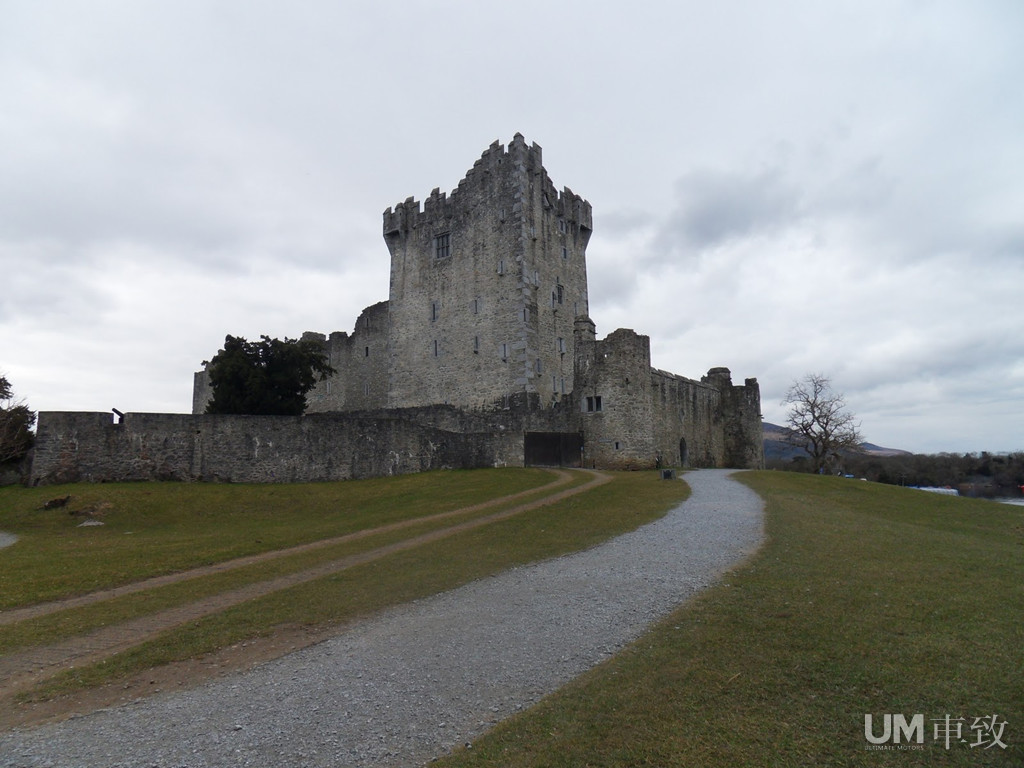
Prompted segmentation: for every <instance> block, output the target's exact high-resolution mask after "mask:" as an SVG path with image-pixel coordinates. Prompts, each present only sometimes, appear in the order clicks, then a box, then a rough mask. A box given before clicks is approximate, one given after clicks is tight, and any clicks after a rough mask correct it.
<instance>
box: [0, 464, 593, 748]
mask: <svg viewBox="0 0 1024 768" xmlns="http://www.w3.org/2000/svg"><path fill="white" fill-rule="evenodd" d="M590 474H592V475H593V478H592V479H591V480H589V481H588V482H587V483H584V484H583V485H579V486H575V487H572V488H568V489H563V490H558V489H559V488H561V487H562V486H564V485H566V484H568V483H569V482H570V481H571V480H572V475H571V474H570V473H569V472H564V471H561V470H559V471H556V478H555V480H554V481H552V482H551V483H549V484H548V485H546V486H542V487H541V488H534V489H530V490H527V491H522V492H520V493H516V494H512V495H509V496H503V497H500V498H496V499H491V500H489V501H487V502H484V503H482V504H477V505H473V506H470V507H464V508H461V509H456V510H451V511H449V512H442V513H439V514H436V515H431V516H428V517H420V518H415V519H412V520H406V521H401V522H398V523H392V524H390V525H386V526H380V527H378V528H373V529H367V530H364V531H358V532H356V533H352V534H348V535H346V536H340V537H335V538H331V539H324V540H321V541H316V542H310V543H308V544H302V545H299V546H296V547H289V548H286V549H281V550H274V551H271V552H265V553H262V554H259V555H252V556H249V557H244V558H237V559H235V560H230V561H226V562H223V563H216V564H213V565H210V566H204V567H201V568H195V569H192V570H188V571H182V572H179V573H175V574H169V575H166V576H159V577H155V578H152V579H145V580H143V581H139V582H135V583H133V584H126V585H122V586H119V587H115V588H112V589H107V590H102V591H97V592H93V593H90V594H88V595H81V596H77V597H72V598H67V599H65V600H57V601H52V602H47V603H40V604H38V605H34V606H28V607H25V608H18V609H13V610H9V611H4V612H2V613H0V626H4V625H10V624H13V623H14V622H17V621H23V620H26V619H31V618H36V617H40V616H45V615H48V614H52V613H56V612H59V611H63V610H68V609H70V608H77V607H81V606H84V605H90V604H94V603H98V602H102V601H104V600H110V599H113V598H115V597H120V596H122V595H127V594H132V593H134V592H140V591H143V590H146V589H152V588H155V587H160V586H164V585H167V584H173V583H177V582H182V581H187V580H189V579H195V578H199V577H202V576H208V575H211V574H216V573H223V572H226V571H230V570H233V569H236V568H242V567H245V566H248V565H252V564H255V563H260V562H268V561H271V560H275V559H278V558H281V557H285V556H288V555H294V554H298V553H301V552H308V551H312V550H315V549H322V548H324V547H328V546H334V545H337V544H342V543H346V542H351V541H356V540H359V539H364V538H366V537H368V536H371V535H375V534H380V533H387V532H391V531H396V530H400V529H402V528H408V527H411V526H414V525H420V524H423V523H425V522H438V521H443V520H444V519H447V518H453V517H457V516H460V515H466V514H472V513H474V512H480V511H484V510H486V509H488V508H491V507H496V506H501V505H505V504H507V503H509V502H513V501H515V500H516V499H517V498H522V497H526V496H529V495H532V494H536V493H538V492H541V491H547V493H545V494H544V495H543V496H541V497H539V498H537V499H534V500H532V501H528V502H524V503H523V504H518V505H516V506H513V507H511V508H508V509H502V510H500V511H498V512H495V513H493V514H490V515H484V516H482V517H477V518H474V519H472V520H468V521H464V522H461V523H456V524H454V525H450V526H446V527H443V528H439V529H437V530H433V531H429V532H427V533H424V534H420V535H417V536H411V537H409V538H406V539H401V540H400V541H396V542H393V543H391V544H387V545H385V546H381V547H376V548H374V549H371V550H367V551H365V552H360V553H356V554H353V555H349V556H346V557H342V558H338V559H336V560H332V561H329V562H326V563H322V564H320V565H317V566H315V567H312V568H308V569H305V570H302V571H299V572H296V573H290V574H287V575H284V576H280V577H275V578H272V579H267V580H264V581H259V582H254V583H251V584H247V585H245V586H243V587H239V588H237V589H231V590H227V591H224V592H221V593H218V594H215V595H211V596H209V597H205V598H202V599H200V600H196V601H194V602H191V603H187V604H184V605H180V606H177V607H174V608H170V609H167V610H164V611H160V612H157V613H154V614H151V615H148V616H142V617H139V618H137V619H133V620H130V621H127V622H123V623H120V624H116V625H112V626H109V627H104V628H102V629H99V630H96V631H94V632H91V633H89V634H86V635H81V636H78V637H74V638H69V639H67V640H65V641H62V642H59V643H54V644H52V645H49V646H40V647H34V648H29V649H26V650H24V651H17V652H15V653H11V654H8V655H6V656H4V657H2V658H0V728H3V729H6V728H10V727H15V726H19V725H30V724H34V723H38V722H43V721H46V720H52V719H60V718H63V717H67V716H70V715H72V714H75V713H79V712H85V711H91V710H94V709H97V708H100V707H103V706H110V705H112V704H115V703H118V702H121V701H125V700H130V699H135V698H138V697H139V696H143V695H146V694H148V693H154V692H156V691H159V690H164V689H167V688H172V687H187V686H191V685H194V684H195V683H197V682H200V681H201V680H203V679H206V678H208V677H211V676H214V675H218V674H224V673H227V672H231V671H235V670H239V669H245V668H248V667H251V666H253V665H254V664H257V663H259V662H262V661H266V660H268V659H271V658H275V657H277V656H281V655H283V654H286V653H290V652H292V651H294V650H297V649H299V648H302V647H306V646H308V645H311V644H313V643H316V642H319V641H321V640H323V639H324V638H326V637H329V636H330V635H332V634H334V633H335V632H337V631H340V630H341V629H342V628H343V626H342V627H333V628H330V629H324V630H316V631H311V630H308V629H305V628H295V627H291V628H287V627H286V628H281V629H280V630H278V631H275V632H274V633H273V634H272V635H271V636H269V637H265V638H259V639H257V640H254V641H251V642H246V643H241V644H238V645H236V646H232V647H230V648H225V649H222V650H220V651H219V652H217V653H215V654H212V655H210V656H208V657H204V658H202V659H197V660H190V661H187V662H179V663H174V664H169V665H166V666H164V667H161V668H158V669H153V670H147V671H146V672H144V673H141V674H139V675H136V676H134V677H132V678H131V679H129V680H127V681H123V680H122V681H119V682H117V683H114V684H110V685H106V686H103V687H100V688H97V689H92V690H87V691H82V692H76V693H74V694H69V695H67V696H62V697H59V698H57V699H54V700H50V701H43V702H29V703H21V702H18V701H17V700H16V698H15V697H16V696H17V695H18V693H20V692H22V691H25V690H28V689H30V688H32V687H33V686H36V685H38V684H40V683H41V682H43V681H45V680H47V679H48V678H50V677H52V676H54V675H56V674H58V673H60V672H63V671H65V670H67V669H73V668H75V667H81V666H85V665H88V664H93V663H96V662H98V661H102V660H103V659H105V658H109V657H110V656H113V655H114V654H116V653H119V652H122V651H124V650H127V649H129V648H131V647H133V646H135V645H138V644H140V643H142V642H144V641H146V640H147V639H149V638H152V637H154V636H156V635H158V634H160V633H161V632H164V631H166V630H168V629H172V628H174V627H176V626H180V625H183V624H186V623H188V622H190V621H196V620H198V619H200V618H202V617H204V616H208V615H211V614H214V613H217V612H220V611H223V610H225V609H227V608H230V607H232V606H235V605H238V604H239V603H242V602H245V601H247V600H252V599H254V598H258V597H262V596H264V595H268V594H270V593H272V592H276V591H278V590H282V589H287V588H289V587H292V586H295V585H298V584H302V583H304V582H308V581H312V580H314V579H318V578H322V577H324V576H327V575H330V574H334V573H338V572H340V571H344V570H346V569H348V568H352V567H354V566H356V565H361V564H364V563H368V562H371V561H373V560H376V559H379V558H381V557H385V556H387V555H390V554H393V553H395V552H400V551H404V550H408V549H412V548H414V547H418V546H421V545H424V544H428V543H430V542H433V541H438V540H440V539H443V538H446V537H448V536H452V535H454V534H457V533H461V532H463V531H468V530H471V529H473V528H478V527H481V526H484V525H488V524H490V523H494V522H497V521H499V520H504V519H506V518H509V517H513V516H515V515H518V514H521V513H523V512H526V511H528V510H531V509H536V508H538V507H541V506H545V505H548V504H552V503H555V502H557V501H560V500H562V499H564V498H566V497H568V496H572V495H575V494H578V493H582V492H584V491H588V490H591V489H592V488H594V487H596V486H598V485H601V484H603V483H606V482H608V481H609V480H610V479H611V478H610V477H609V476H607V475H604V474H601V473H599V472H591V473H590Z"/></svg>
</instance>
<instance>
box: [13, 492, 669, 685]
mask: <svg viewBox="0 0 1024 768" xmlns="http://www.w3.org/2000/svg"><path fill="white" fill-rule="evenodd" d="M589 479H590V476H589V475H586V474H584V473H579V478H578V479H577V481H576V482H577V483H578V482H581V481H586V480H589ZM686 493H687V488H686V486H685V485H684V484H683V483H665V482H662V481H661V480H659V479H658V475H657V473H651V472H645V473H620V474H616V475H615V476H614V479H613V480H612V482H610V483H607V484H605V485H602V486H599V487H596V488H593V489H590V490H587V491H585V492H583V493H580V494H579V495H577V496H572V497H570V498H568V499H565V500H562V501H560V502H556V503H554V504H551V505H548V506H544V507H541V508H538V509H535V510H530V511H527V512H524V513H521V514H519V515H516V516H514V517H512V518H509V519H506V520H502V521H497V522H493V523H490V524H487V525H485V526H482V527H480V528H476V529H473V530H470V531H465V532H461V533H457V534H454V535H452V536H451V537H449V538H446V539H442V540H440V541H436V542H433V543H430V544H425V545H422V546H419V547H416V548H414V549H411V550H407V551H403V552H398V553H395V554H392V555H388V556H386V557H384V558H381V559H380V560H377V561H374V562H371V563H368V564H365V565H361V566H357V567H354V568H351V569H348V570H345V571H342V572H340V573H337V574H334V575H331V576H328V577H324V578H321V579H318V580H315V581H313V582H309V583H306V584H303V585H300V586H297V587H293V588H290V589H286V590H282V591H279V592H275V593H272V594H270V595H267V596H265V597H262V598H258V599H255V600H251V601H248V602H246V603H243V604H241V605H238V606H235V607H234V608H229V609H227V610H225V611H223V612H221V613H218V614H215V615H212V616H209V617H207V618H204V619H201V620H198V621H196V622H192V623H189V624H188V625H186V626H182V627H178V628H175V629H172V630H170V631H168V632H166V633H164V634H162V635H161V636H159V637H157V638H155V639H152V640H150V641H147V642H145V643H143V644H141V645H139V646H137V647H135V648H132V649H130V650H128V651H125V652H123V653H121V654H118V655H116V656H114V657H111V658H110V659H108V660H107V661H104V662H101V663H98V664H95V665H92V666H90V667H85V668H81V669H76V670H72V671H68V672H66V673H63V674H61V675H58V676H57V677H55V678H54V679H52V680H51V681H50V682H49V683H47V684H46V685H44V686H42V687H40V688H38V689H36V690H34V691H32V692H31V693H30V694H29V696H28V698H32V699H39V698H49V697H52V696H55V695H59V694H61V693H64V692H67V691H70V690H75V689H80V688H85V687H91V686H96V685H101V684H104V683H107V682H110V681H111V680H115V679H120V678H123V677H125V676H128V675H131V674H133V673H136V672H139V671H142V670H145V669H148V668H151V667H153V666H157V665H160V664H166V663H169V662H172V661H177V660H184V659H189V658H194V657H197V656H201V655H203V654H206V653H209V652H212V651H215V650H217V649H218V648H223V647H227V646H230V645H233V644H235V643H237V642H239V641H242V640H245V639H247V638H252V637H257V636H261V635H266V634H270V633H272V632H273V631H274V629H275V628H277V627H280V626H282V625H290V626H295V625H300V626H307V627H318V628H319V627H324V626H329V625H334V624H337V623H340V622H344V621H347V620H351V619H353V618H357V617H360V616H365V615H368V614H371V613H373V612H375V611H378V610H380V609H382V608H384V607H387V606H389V605H395V604H398V603H401V602H405V601H408V600H412V599H415V598H418V597H423V596H427V595H430V594H434V593H436V592H440V591H442V590H445V589H450V588H452V587H455V586H458V585H460V584H464V583H466V582H468V581H471V580H473V579H477V578H481V577H483V576H486V575H488V574H492V573H496V572H499V571H501V570H503V569H505V568H508V567H510V566H512V565H515V564H519V563H524V562H529V561H532V560H537V559H541V558H545V557H552V556H555V555H559V554H563V553H565V552H569V551H574V550H578V549H582V548H586V547H589V546H592V545H594V544H597V543H599V542H600V541H603V540H605V539H607V538H610V537H612V536H615V535H617V534H619V533H622V532H625V531H628V530H632V529H634V528H636V527H637V526H639V525H642V524H643V523H645V522H648V521H650V520H653V519H655V518H657V517H659V516H660V515H662V514H664V513H665V512H666V511H667V510H668V509H670V508H671V507H672V506H674V505H675V504H676V503H678V502H679V501H681V500H682V499H683V498H684V497H685V495H686ZM109 603H110V604H111V605H113V606H114V607H116V606H117V603H118V601H109ZM102 605H106V604H102ZM92 610H94V611H96V610H101V608H100V606H94V607H93V608H92ZM93 620H94V621H95V620H96V619H95V615H94V617H93Z"/></svg>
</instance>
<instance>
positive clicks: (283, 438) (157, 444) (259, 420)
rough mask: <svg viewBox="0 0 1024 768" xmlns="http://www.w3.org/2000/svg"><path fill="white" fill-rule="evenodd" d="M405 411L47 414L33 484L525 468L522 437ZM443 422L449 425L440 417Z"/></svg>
mask: <svg viewBox="0 0 1024 768" xmlns="http://www.w3.org/2000/svg"><path fill="white" fill-rule="evenodd" d="M429 411H430V409H425V411H424V413H423V414H420V415H419V416H418V415H417V414H415V413H403V412H402V411H388V412H371V413H358V414H337V413H332V414H314V415H309V416H295V417H293V416H220V415H216V416H211V415H200V416H196V415H188V414H152V413H128V414H125V415H124V417H123V419H121V421H120V423H116V422H115V419H114V417H113V416H112V414H109V413H70V412H43V413H40V414H39V421H38V427H37V435H38V441H37V447H36V452H35V454H34V456H33V463H32V470H31V483H32V484H52V483H61V482H76V481H87V482H106V481H133V480H185V481H191V480H206V481H222V482H255V483H261V482H309V481H323V480H348V479H357V478H365V477H380V476H387V475H395V474H405V473H409V472H423V471H427V470H432V469H445V468H463V469H468V468H474V467H489V466H504V465H511V466H522V463H523V435H522V432H516V431H514V430H488V431H484V432H481V431H474V427H475V426H477V425H476V424H475V423H474V422H473V421H472V420H471V419H470V420H464V421H462V422H461V423H460V422H459V421H458V416H457V415H453V414H444V416H445V417H446V418H448V419H449V423H451V424H452V425H453V426H456V427H457V429H458V431H453V430H447V429H442V428H438V427H434V426H431V425H429V424H428V423H424V422H425V421H429V420H430V416H429ZM439 418H440V416H439Z"/></svg>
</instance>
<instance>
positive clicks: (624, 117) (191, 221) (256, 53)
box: [0, 0, 1024, 453]
mask: <svg viewBox="0 0 1024 768" xmlns="http://www.w3.org/2000/svg"><path fill="white" fill-rule="evenodd" d="M0 18H2V23H0V285H2V289H0V373H3V374H5V375H6V376H7V377H8V379H9V380H10V381H11V383H12V385H13V386H14V389H15V391H16V393H17V394H18V395H19V396H21V397H22V398H24V399H25V400H27V401H28V404H29V405H30V406H31V407H32V408H34V409H36V410H87V411H109V410H110V409H111V408H117V409H119V410H121V411H169V412H188V411H189V410H190V408H191V389H192V372H193V371H195V370H197V369H198V368H199V367H200V365H201V363H202V361H203V360H204V359H209V358H210V357H212V356H213V355H214V354H215V353H216V352H217V350H218V349H219V348H220V346H221V345H222V344H223V340H224V336H225V334H228V333H230V334H233V335H241V336H245V337H247V338H258V337H259V336H260V334H268V335H270V336H275V337H285V336H287V337H291V338H295V337H297V336H299V335H300V334H301V333H302V332H303V331H305V330H317V331H321V332H330V331H335V330H343V331H351V330H352V326H353V325H354V323H355V319H356V316H357V315H358V313H359V312H360V310H361V309H362V308H363V307H365V306H368V305H370V304H373V303H376V302H378V301H381V300H383V299H386V298H387V295H388V252H387V248H386V247H385V245H384V242H383V239H382V237H381V213H382V212H383V211H384V209H385V208H387V207H389V206H392V205H394V204H395V203H397V202H399V201H401V200H404V199H405V198H406V197H408V196H410V195H412V196H415V197H416V198H417V199H419V200H422V199H424V198H425V197H427V196H428V195H429V193H430V191H431V190H432V189H433V188H434V187H440V188H441V189H442V190H444V191H450V190H451V189H453V188H454V187H455V186H456V185H457V184H458V182H459V180H460V179H461V178H462V177H463V175H464V174H465V172H466V171H467V170H468V169H469V168H470V167H471V166H472V165H473V162H474V161H475V160H476V159H477V158H478V157H479V156H480V154H481V153H482V152H483V151H484V149H486V148H487V146H488V145H489V144H491V142H493V141H494V140H500V141H501V143H502V144H507V143H508V142H509V141H510V140H511V139H512V137H513V135H514V134H515V133H516V132H521V133H523V135H524V136H525V137H526V140H527V141H528V142H536V143H538V144H540V145H541V146H542V147H543V148H544V164H545V167H546V168H547V169H548V172H549V174H550V176H551V178H552V180H553V181H554V183H555V185H556V186H557V187H558V188H559V189H560V188H561V187H563V186H568V187H570V188H572V190H573V191H574V192H576V193H578V194H580V195H582V196H583V197H585V198H587V199H588V200H589V201H590V202H591V204H592V205H593V210H594V235H593V238H592V239H591V241H590V247H589V249H588V263H589V280H590V310H591V316H592V317H593V319H594V321H595V323H596V324H597V329H598V335H599V336H604V335H606V334H608V333H610V332H611V331H613V330H614V329H615V328H618V327H629V328H633V329H635V330H636V331H638V332H640V333H644V334H648V335H649V336H650V337H651V348H652V356H653V361H652V362H653V364H654V365H655V366H657V367H659V368H663V369H666V370H670V371H673V372H675V373H679V374H682V375H684V376H689V377H692V378H699V377H700V376H701V375H702V374H704V373H705V372H706V371H707V370H708V368H711V367H713V366H719V365H724V366H727V367H729V368H730V369H731V370H732V373H733V380H734V382H736V383H742V381H743V379H745V378H747V377H757V379H758V381H759V382H760V385H761V396H762V409H763V412H764V416H765V418H766V419H767V420H768V421H771V422H775V423H782V422H783V421H784V418H785V417H784V408H783V407H782V406H781V405H780V401H781V400H782V398H783V396H784V394H785V391H786V389H787V387H788V386H789V385H790V384H791V383H792V381H793V380H794V379H796V378H798V377H801V376H803V375H805V374H807V373H812V372H819V373H824V374H826V375H828V376H829V377H831V379H832V381H833V384H834V385H835V387H836V388H837V389H838V390H840V391H842V392H843V393H845V395H846V400H847V404H848V406H849V408H850V410H852V411H853V412H854V413H856V414H857V415H858V417H859V418H860V420H861V422H862V431H863V433H864V435H865V437H866V438H867V439H868V440H870V441H872V442H874V443H878V444H881V445H885V446H888V447H896V448H904V449H907V450H912V451H917V452H927V453H931V452H939V451H954V452H962V451H980V450H989V451H1010V450H1024V91H1022V85H1021V82H1022V79H1024V3H1021V2H1019V0H1004V1H1000V0H970V1H969V2H968V1H966V0H956V1H955V2H953V1H951V2H929V0H913V1H911V0H906V1H903V0H880V1H877V2H876V1H874V0H855V2H842V1H840V0H828V1H827V2H822V1H821V0H806V1H804V0H773V1H772V2H755V1H754V0H749V1H748V2H738V1H730V0H718V2H714V3H711V2H707V0H700V1H699V2H697V1H693V0H663V1H662V2H644V0H634V1H633V2H622V0H617V1H616V2H606V1H605V0H586V2H583V1H582V0H581V1H579V2H560V1H559V0H543V1H540V0H520V1H519V2H515V3H506V2H503V3H491V2H486V1H485V0H465V1H462V0H447V1H444V0H439V1H437V2H426V1H425V0H405V2H400V3H399V2H394V3H384V2H379V0H368V1H366V2H364V1H363V0H356V1H353V0H349V1H348V2H343V1H338V0H334V1H330V2H329V1H328V0H292V2H288V3H284V2H269V1H266V0H173V1H172V0H152V1H148V0H120V1H118V0H110V1H105V0H88V1H87V2H83V1H82V0H68V1H67V2H60V1H59V0H24V1H22V0H0Z"/></svg>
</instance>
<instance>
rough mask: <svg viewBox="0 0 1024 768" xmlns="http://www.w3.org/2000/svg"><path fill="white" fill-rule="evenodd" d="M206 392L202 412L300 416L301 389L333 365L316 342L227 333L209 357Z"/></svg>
mask: <svg viewBox="0 0 1024 768" xmlns="http://www.w3.org/2000/svg"><path fill="white" fill-rule="evenodd" d="M204 365H206V366H207V368H206V372H207V374H208V375H209V377H210V387H211V391H212V397H211V399H210V402H209V403H208V404H207V406H206V412H207V413H233V414H251V415H264V416H300V415H302V414H303V413H305V411H306V405H307V403H306V393H307V392H309V391H310V390H311V389H312V388H313V387H314V386H315V385H316V382H317V375H318V374H319V380H320V381H323V380H324V379H326V378H327V377H328V376H330V375H332V374H334V373H335V372H336V371H335V370H334V368H332V367H331V366H330V365H329V364H328V360H327V355H326V354H324V351H323V347H322V346H321V345H320V343H319V342H316V341H311V340H298V339H287V338H286V339H285V340H284V341H281V340H280V339H271V338H270V337H269V336H261V337H260V341H246V340H245V339H243V338H241V337H240V336H230V335H229V336H227V337H226V338H225V339H224V349H222V350H221V351H220V352H218V353H217V354H216V356H215V357H214V358H213V359H212V360H210V361H209V362H204Z"/></svg>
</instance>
